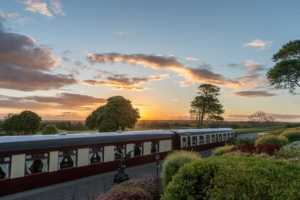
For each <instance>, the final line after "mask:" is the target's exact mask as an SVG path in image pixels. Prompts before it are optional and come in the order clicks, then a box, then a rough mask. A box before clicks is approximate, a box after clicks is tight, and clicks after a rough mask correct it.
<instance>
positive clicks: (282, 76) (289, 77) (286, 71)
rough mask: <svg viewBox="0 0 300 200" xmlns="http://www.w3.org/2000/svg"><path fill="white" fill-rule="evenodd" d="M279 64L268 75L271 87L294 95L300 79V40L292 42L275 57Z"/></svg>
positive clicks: (284, 46) (283, 47)
mask: <svg viewBox="0 0 300 200" xmlns="http://www.w3.org/2000/svg"><path fill="white" fill-rule="evenodd" d="M273 60H274V61H275V62H277V63H276V64H275V66H274V67H273V68H271V69H270V70H269V71H268V73H267V78H268V80H269V82H270V83H271V85H273V86H275V87H276V88H282V89H289V90H290V92H292V93H294V91H295V89H296V87H299V86H300V84H299V79H300V40H295V41H290V42H288V43H287V44H285V45H283V46H282V48H281V49H280V50H279V51H278V52H277V53H276V54H275V55H274V56H273Z"/></svg>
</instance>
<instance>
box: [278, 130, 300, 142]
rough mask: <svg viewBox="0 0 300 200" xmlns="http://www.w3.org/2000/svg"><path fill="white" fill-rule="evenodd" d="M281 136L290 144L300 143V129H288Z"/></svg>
mask: <svg viewBox="0 0 300 200" xmlns="http://www.w3.org/2000/svg"><path fill="white" fill-rule="evenodd" d="M281 135H282V136H284V137H286V138H287V139H288V140H289V142H294V141H299V140H300V129H287V130H285V131H284V132H283V133H282V134H281Z"/></svg>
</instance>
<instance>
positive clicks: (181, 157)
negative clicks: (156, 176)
mask: <svg viewBox="0 0 300 200" xmlns="http://www.w3.org/2000/svg"><path fill="white" fill-rule="evenodd" d="M199 159H200V155H199V154H197V153H195V152H190V151H176V152H174V153H171V154H169V155H168V156H167V157H166V159H165V160H164V163H163V167H162V183H163V187H166V186H167V185H168V183H169V182H170V181H171V180H172V177H173V176H174V175H175V174H176V173H177V171H178V170H179V169H180V168H181V167H182V166H183V165H185V164H187V163H190V162H192V161H195V160H199Z"/></svg>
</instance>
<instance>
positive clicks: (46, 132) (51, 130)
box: [42, 124, 58, 135]
mask: <svg viewBox="0 0 300 200" xmlns="http://www.w3.org/2000/svg"><path fill="white" fill-rule="evenodd" d="M42 133H43V134H44V135H50V134H57V133H58V129H57V128H56V126H55V125H53V124H48V125H46V126H45V127H44V128H43V130H42Z"/></svg>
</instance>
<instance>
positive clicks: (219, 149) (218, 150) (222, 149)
mask: <svg viewBox="0 0 300 200" xmlns="http://www.w3.org/2000/svg"><path fill="white" fill-rule="evenodd" d="M234 147H235V146H234V145H225V146H223V147H217V148H215V149H214V150H213V152H214V155H216V156H220V155H223V154H226V153H229V152H231V151H233V149H234Z"/></svg>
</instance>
